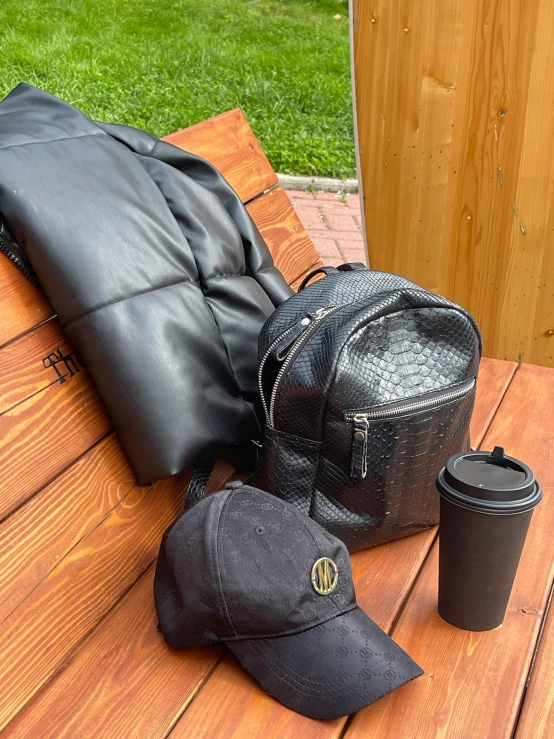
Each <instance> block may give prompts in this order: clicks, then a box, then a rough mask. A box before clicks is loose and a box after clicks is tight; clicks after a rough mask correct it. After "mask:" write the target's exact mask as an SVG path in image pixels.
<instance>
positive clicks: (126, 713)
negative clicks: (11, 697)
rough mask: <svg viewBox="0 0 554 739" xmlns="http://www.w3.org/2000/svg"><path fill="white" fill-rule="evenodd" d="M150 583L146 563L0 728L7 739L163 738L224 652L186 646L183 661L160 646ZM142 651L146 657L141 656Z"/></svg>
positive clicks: (177, 655)
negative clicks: (96, 625)
mask: <svg viewBox="0 0 554 739" xmlns="http://www.w3.org/2000/svg"><path fill="white" fill-rule="evenodd" d="M153 580H154V568H153V567H151V568H150V569H149V570H148V572H147V573H146V574H145V575H143V577H142V578H141V579H140V580H139V582H138V583H137V584H136V585H135V587H133V589H132V591H131V592H130V593H129V594H128V595H127V596H126V597H125V598H124V599H123V600H122V601H121V603H120V604H119V605H118V606H117V608H116V609H114V611H113V612H112V613H110V614H109V615H108V616H107V618H106V620H105V622H104V623H103V624H102V628H101V631H100V630H99V631H98V632H96V633H95V634H93V636H92V637H91V638H90V639H89V640H87V641H86V642H85V643H84V644H83V646H82V647H81V648H80V649H79V650H78V651H77V653H76V654H75V655H74V656H73V657H72V658H71V660H70V661H69V663H68V664H67V666H66V667H65V669H64V670H63V671H62V672H61V673H60V674H59V675H57V676H56V677H54V679H53V680H52V681H51V683H49V685H48V688H47V690H46V691H43V692H42V693H40V694H39V695H38V696H37V698H36V699H35V700H34V701H32V702H31V703H30V704H28V705H27V706H26V707H25V708H24V710H23V711H22V712H21V713H20V715H19V716H18V717H17V718H16V719H15V720H14V721H13V722H12V723H11V724H10V725H9V726H8V727H7V729H5V731H4V734H3V736H4V737H6V739H8V737H11V738H12V739H15V737H21V738H23V737H40V739H59V737H61V736H66V737H95V738H98V737H114V738H115V737H131V736H132V737H164V736H166V735H167V733H168V732H169V730H170V729H171V726H172V725H173V723H174V722H175V721H176V720H177V718H178V716H179V712H180V711H181V710H182V706H183V703H184V702H185V701H186V700H187V697H189V699H190V697H192V696H194V694H195V693H196V691H197V690H198V689H199V688H200V687H201V686H202V682H203V680H205V678H206V676H207V675H208V674H209V672H210V670H211V669H212V668H213V666H214V664H215V663H216V662H217V660H218V659H219V658H220V655H221V651H222V650H221V648H219V647H210V648H204V649H191V650H188V653H187V657H186V659H184V658H183V654H182V653H180V652H178V651H177V650H170V649H167V648H166V647H165V645H164V641H163V637H162V635H161V633H160V632H159V631H158V630H157V629H156V627H155V624H156V614H155V609H154V601H153V598H152V584H153ZM143 654H147V655H148V657H149V659H148V660H143V659H142V655H143ZM129 664H132V665H133V671H132V675H130V674H129V673H128V671H127V666H128V665H129ZM83 677H85V678H86V679H84V680H83V679H82V678H83ZM129 678H131V679H129Z"/></svg>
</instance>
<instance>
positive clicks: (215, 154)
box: [164, 108, 277, 203]
mask: <svg viewBox="0 0 554 739" xmlns="http://www.w3.org/2000/svg"><path fill="white" fill-rule="evenodd" d="M164 141H168V142H169V143H170V144H174V145H175V146H178V147H179V148H181V149H185V150H186V151H191V152H192V153H193V154H197V155H198V156H201V157H203V158H204V159H207V160H208V161H209V162H211V163H212V164H213V165H214V166H215V167H217V168H218V169H219V171H220V172H221V174H222V175H223V176H224V177H225V179H226V180H227V182H228V183H229V184H230V185H231V187H232V188H233V189H234V190H235V192H236V193H237V195H238V196H239V197H240V199H241V200H242V202H243V203H246V202H248V201H249V200H251V199H252V198H255V197H256V195H259V194H260V193H262V192H263V191H264V190H267V189H268V188H269V187H272V186H273V185H275V184H277V175H276V174H275V172H274V171H273V168H272V166H271V164H270V163H269V162H268V160H267V157H266V155H265V154H264V152H263V149H262V147H261V146H260V144H259V143H258V141H257V139H256V137H255V136H254V134H253V133H252V129H251V128H250V126H249V124H248V121H247V120H246V118H245V116H244V113H243V112H242V110H241V109H240V108H235V109H234V110H229V111H228V112H227V113H222V114H221V115H217V116H215V117H214V118H210V119H209V120H207V121H202V123H197V124H196V125H194V126H190V127H189V128H185V129H183V130H182V131H177V132H176V133H172V134H170V135H169V136H166V137H165V139H164Z"/></svg>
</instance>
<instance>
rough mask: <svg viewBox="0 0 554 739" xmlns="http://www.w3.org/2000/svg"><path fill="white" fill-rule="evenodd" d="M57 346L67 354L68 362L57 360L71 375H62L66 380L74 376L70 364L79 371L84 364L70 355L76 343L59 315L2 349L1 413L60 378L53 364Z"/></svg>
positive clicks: (63, 371) (66, 373)
mask: <svg viewBox="0 0 554 739" xmlns="http://www.w3.org/2000/svg"><path fill="white" fill-rule="evenodd" d="M58 350H61V352H62V356H66V357H68V359H67V361H68V362H69V366H68V365H66V364H65V363H64V362H63V361H61V362H58V363H57V364H56V367H58V368H59V370H60V373H61V374H62V375H67V376H68V378H67V379H65V378H63V379H65V383H67V382H69V380H70V379H71V376H70V371H69V367H71V368H72V371H73V372H76V373H78V372H80V371H82V367H81V364H80V363H79V362H78V360H76V358H74V357H73V356H70V355H71V353H72V352H73V351H74V350H73V346H72V345H71V342H70V341H69V339H68V338H67V336H66V335H65V332H64V330H63V329H62V327H61V326H60V323H59V321H58V320H57V319H56V318H54V319H52V320H50V321H47V322H46V323H43V324H42V325H41V326H37V328H36V329H35V330H34V331H30V332H29V333H27V334H25V335H24V336H22V337H21V338H20V339H19V340H17V341H12V342H11V343H10V344H8V345H7V346H5V347H3V348H2V349H0V414H2V413H5V412H6V411H7V410H9V409H10V408H13V407H14V406H15V405H17V404H18V403H21V402H22V401H24V400H27V398H30V397H31V396H32V395H34V394H35V393H38V392H39V391H41V390H45V389H46V388H47V387H48V386H49V385H52V384H56V383H59V382H60V377H59V375H58V372H57V371H56V369H55V368H54V367H52V366H51V365H52V363H53V362H55V361H56V359H57V356H54V352H57V351H58ZM45 365H46V366H45ZM65 383H62V384H65Z"/></svg>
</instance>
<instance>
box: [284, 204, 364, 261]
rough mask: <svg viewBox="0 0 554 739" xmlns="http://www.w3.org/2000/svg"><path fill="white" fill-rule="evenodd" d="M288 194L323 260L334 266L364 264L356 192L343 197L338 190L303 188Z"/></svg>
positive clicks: (360, 221)
mask: <svg viewBox="0 0 554 739" xmlns="http://www.w3.org/2000/svg"><path fill="white" fill-rule="evenodd" d="M287 195H288V196H289V198H290V200H291V202H292V205H293V207H294V209H295V210H296V212H297V214H298V217H299V218H300V220H301V221H302V223H303V224H304V227H305V229H306V231H307V232H308V234H309V236H310V238H311V239H312V241H313V244H314V246H315V248H316V249H317V252H318V254H319V255H320V257H321V261H322V262H324V263H325V264H328V265H331V266H334V267H336V266H338V265H339V264H342V263H343V262H363V263H364V264H367V257H366V253H365V246H364V241H363V236H362V234H361V228H360V227H361V223H362V218H361V212H360V198H359V196H358V195H347V196H346V198H345V197H344V196H341V195H339V194H338V193H332V192H316V193H311V192H305V191H302V190H289V191H288V192H287Z"/></svg>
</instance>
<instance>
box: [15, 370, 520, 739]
mask: <svg viewBox="0 0 554 739" xmlns="http://www.w3.org/2000/svg"><path fill="white" fill-rule="evenodd" d="M512 373H513V363H508V362H492V361H486V360H484V362H483V368H482V373H481V383H480V387H481V388H483V390H482V391H481V390H480V391H479V392H480V393H481V395H480V397H479V400H478V403H477V409H476V413H475V415H474V436H477V437H479V436H481V435H482V434H483V433H484V430H485V429H484V427H483V424H484V423H486V422H488V420H489V418H490V413H491V408H492V407H494V404H495V403H496V402H497V398H498V397H500V396H501V395H502V394H503V393H504V390H505V385H506V384H507V383H508V382H509V379H510V378H511V376H512ZM493 388H496V391H494V390H493ZM221 482H222V476H221V475H220V476H219V479H217V478H216V476H215V475H214V479H213V481H212V484H211V487H213V488H216V487H218V486H220V485H221ZM167 483H169V481H164V482H163V483H162V485H163V484H167ZM157 496H158V497H156V501H157V502H156V503H155V504H154V505H153V507H152V508H151V509H149V510H148V511H147V512H146V513H145V514H144V515H142V516H141V522H142V523H143V524H144V525H146V520H148V521H150V518H149V517H152V516H154V515H155V514H156V512H157V510H158V506H164V505H166V507H167V504H164V503H163V500H162V501H160V497H161V498H164V497H166V498H167V495H166V496H164V495H162V494H160V492H158V493H157ZM148 498H150V501H152V500H153V498H154V496H153V495H152V493H151V494H150V495H149V496H147V498H146V500H147V499H148ZM171 515H173V514H172V513H169V514H168V516H169V518H170V517H171ZM109 519H110V517H108V518H107V519H105V521H104V522H103V523H102V525H101V526H100V527H99V528H98V529H96V530H95V532H96V531H98V530H99V529H101V530H104V531H105V536H106V537H107V536H108V531H109ZM141 525H142V524H141ZM149 525H150V526H152V527H153V528H156V530H157V531H156V532H155V535H154V537H153V538H154V541H156V537H158V540H159V536H160V530H159V529H161V528H162V527H161V526H159V527H158V524H157V523H154V522H152V523H150V524H149ZM95 532H93V533H92V534H91V536H89V537H87V538H85V539H84V540H83V541H82V542H81V544H79V546H78V547H76V548H75V549H74V550H73V551H72V552H71V556H72V557H73V556H74V552H80V551H82V550H86V552H87V555H86V556H87V557H90V558H91V560H92V559H93V558H94V560H93V561H95V560H96V558H102V557H103V556H107V552H106V551H105V549H106V547H107V546H108V543H110V545H111V546H113V543H112V541H117V538H116V537H114V536H113V534H109V536H110V539H107V538H106V539H103V541H104V543H105V546H104V551H103V550H102V546H101V545H100V551H98V552H97V554H96V555H94V549H95V548H96V547H97V546H99V545H98V544H97V543H96V542H93V541H91V539H92V538H93V536H95ZM146 535H147V533H145V532H143V533H142V534H141V536H146ZM96 536H97V537H98V538H102V537H100V536H99V535H96ZM433 536H434V532H433V531H428V532H423V533H422V534H420V535H418V536H415V537H409V538H407V539H403V540H401V541H399V542H393V543H391V544H388V545H385V546H383V547H378V548H375V549H373V550H367V551H366V552H363V553H361V554H360V555H356V556H355V557H354V572H355V578H356V581H357V589H358V598H359V602H360V604H361V605H362V607H364V608H367V610H368V611H369V613H370V614H371V615H373V616H374V617H376V618H377V619H379V621H380V622H381V623H383V625H384V626H385V627H387V626H390V624H391V623H392V619H393V618H394V616H395V614H396V612H397V610H398V608H399V607H400V604H401V600H402V597H403V596H402V593H405V592H406V590H407V589H409V582H407V581H404V582H402V578H403V577H404V578H407V580H408V581H410V582H411V580H413V578H414V577H415V574H416V572H417V570H418V568H419V564H420V563H421V561H422V559H423V558H424V556H425V553H426V551H427V548H428V547H429V545H430V543H431V541H432V539H433ZM132 537H133V539H132V541H133V542H134V545H133V546H134V547H139V546H140V548H141V551H142V548H143V547H144V544H142V545H141V544H138V543H137V542H136V539H137V538H138V537H137V536H136V534H135V533H132ZM125 541H126V546H129V540H127V539H126V540H125ZM149 541H151V539H150V538H149ZM117 547H118V551H119V547H121V548H122V549H123V547H124V543H123V542H121V543H119V542H118V544H117ZM395 552H397V554H396V555H395V554H394V553H395ZM120 556H121V554H119V557H120ZM136 556H137V555H136V550H134V551H132V552H131V553H130V554H128V555H127V554H126V555H125V559H126V562H127V566H128V567H130V568H131V567H132V560H133V557H136ZM77 557H78V555H77ZM115 561H118V552H113V559H112V561H111V566H113V562H115ZM109 567H110V563H109V562H108V563H107V564H106V566H105V568H104V571H103V577H104V578H108V579H109V575H108V574H107V573H108V572H109ZM82 569H83V570H85V571H87V570H88V568H87V567H85V566H83V568H82ZM55 573H56V570H54V572H53V573H52V575H53V576H55ZM393 575H394V576H393ZM84 577H85V576H83V575H81V577H80V578H79V579H80V582H81V585H80V591H81V592H83V593H85V592H86V593H87V598H88V599H89V600H90V601H92V602H94V603H96V599H97V595H96V593H95V592H92V590H93V588H94V587H98V582H99V579H100V571H98V572H92V573H91V574H88V575H86V577H88V578H89V582H90V585H86V583H85V582H84ZM112 577H113V575H112ZM387 580H390V581H389V582H387ZM54 582H55V581H54ZM67 587H68V585H67V583H64V584H63V585H62V584H60V586H59V587H55V590H56V592H59V593H62V594H63V593H65V592H66V589H67ZM107 587H109V582H108V583H107ZM403 588H404V590H403ZM39 590H40V587H39V588H37V590H36V591H33V593H32V594H31V596H30V599H32V602H35V599H36V598H37V593H38V591H39ZM376 592H378V593H379V596H378V597H375V593H376ZM66 597H67V598H70V597H71V596H69V595H68V596H66ZM132 603H133V605H132V607H129V609H128V610H127V608H126V613H127V616H126V618H127V619H128V623H129V626H128V627H127V628H126V629H125V630H124V631H125V637H121V638H122V640H123V641H122V642H121V647H119V646H118V647H117V649H116V653H119V652H118V651H117V650H119V649H120V648H121V650H122V653H123V654H124V655H125V657H124V658H122V660H115V661H114V662H113V663H110V664H112V666H111V667H110V668H109V669H108V667H106V669H105V670H104V675H105V676H106V679H109V680H110V681H111V680H112V677H113V678H114V679H115V677H117V681H118V684H119V686H120V692H118V693H117V694H116V695H113V696H112V697H111V698H110V701H111V702H110V706H109V715H113V716H115V717H119V716H120V715H123V714H125V715H133V716H136V720H137V721H139V725H140V727H141V731H140V732H139V733H141V734H142V735H144V734H146V733H147V731H148V727H150V726H156V727H157V728H156V732H158V735H160V736H163V735H164V732H165V731H166V730H169V728H170V727H171V722H172V721H174V717H175V716H178V715H179V714H180V713H181V712H182V711H183V710H184V708H185V707H186V706H187V704H188V702H189V701H190V697H191V696H190V695H189V694H188V693H186V691H183V692H182V693H180V694H178V700H177V702H176V703H174V704H173V703H171V701H170V700H169V699H168V705H167V707H166V708H165V709H164V711H161V712H160V711H159V710H158V709H157V708H155V707H154V708H153V710H152V713H151V714H149V713H145V709H144V698H143V694H142V693H141V692H137V693H135V692H134V690H135V689H134V688H133V686H136V684H137V682H136V671H137V670H140V671H141V672H140V674H142V675H144V674H150V673H151V671H152V674H159V673H158V672H157V670H158V669H159V670H161V671H162V672H163V670H164V669H165V672H164V674H165V681H166V683H167V684H171V685H173V683H174V681H177V682H178V680H179V674H180V673H179V670H180V669H181V667H176V666H175V664H176V663H175V662H174V655H175V653H174V651H173V650H171V649H169V648H168V647H164V646H160V644H159V643H158V642H153V643H152V645H151V646H150V647H149V648H148V649H147V648H144V649H141V650H140V654H139V655H137V654H136V651H135V649H134V646H133V645H134V632H133V628H132V623H133V619H134V618H135V617H136V611H137V609H138V610H145V611H149V609H150V611H149V612H151V613H152V615H151V618H152V622H151V629H152V631H155V616H154V614H153V611H152V610H151V608H152V593H151V591H150V590H145V591H144V592H143V595H142V596H141V601H140V603H141V605H139V606H137V602H136V601H134V600H133V601H132ZM23 605H24V606H25V605H26V604H25V603H24V604H23ZM122 608H123V606H122ZM19 610H21V609H19ZM62 614H65V608H63V609H62V610H61V611H60V615H62ZM98 617H99V616H95V618H98ZM92 620H94V619H91V621H90V623H92ZM26 623H27V624H28V628H32V629H33V631H35V630H36V628H37V624H36V622H35V621H33V620H32V619H30V618H29V617H28V616H27V619H26ZM90 623H88V624H86V625H85V627H84V628H86V629H89V628H90ZM72 628H73V629H82V628H83V626H82V624H81V621H79V623H75V624H73V626H72ZM105 633H109V634H110V635H111V636H110V637H109V638H110V639H111V640H112V641H113V639H114V638H115V637H114V632H113V631H112V628H111V626H110V621H109V619H106V620H105V621H104V622H103V623H102V624H100V626H99V627H98V628H97V629H96V631H95V633H94V634H93V635H92V636H91V637H90V639H89V640H88V641H87V642H86V643H85V644H84V645H83V647H81V649H80V650H79V652H78V653H77V656H76V657H75V658H74V660H72V661H71V662H70V663H69V664H68V665H67V666H66V667H65V668H63V669H62V671H61V672H60V674H59V676H57V677H56V679H55V680H54V681H52V682H50V683H49V684H48V685H46V686H45V688H44V689H43V690H42V691H41V693H40V695H38V696H37V697H36V699H35V700H33V701H32V703H30V704H29V706H28V707H27V708H25V710H24V712H23V713H22V716H21V717H20V718H21V722H20V720H19V719H18V721H17V722H16V723H15V724H14V726H15V727H18V731H23V728H22V727H26V730H27V729H29V731H30V727H32V726H40V725H41V724H43V725H48V726H51V725H52V726H54V727H57V729H58V730H59V731H61V727H62V725H63V720H62V718H60V717H63V716H64V715H66V714H65V713H64V712H65V711H66V710H68V709H67V706H71V705H76V704H79V705H80V706H81V709H80V714H81V718H77V719H76V720H78V721H85V719H86V718H87V717H89V716H90V721H91V722H92V724H91V725H92V726H95V725H96V723H95V722H96V721H100V718H99V716H100V714H102V715H103V714H106V715H108V707H107V706H106V705H103V706H101V705H100V704H99V703H98V700H97V697H96V694H94V695H91V696H90V697H89V698H87V695H88V692H87V691H89V690H90V675H91V674H93V673H94V670H95V669H96V668H95V665H96V663H97V661H98V656H97V655H98V654H99V653H100V648H99V647H97V646H95V645H97V644H106V643H108V642H105V641H104V638H106V639H107V638H108V637H105V636H104V635H105ZM37 641H38V643H39V644H41V643H43V641H42V639H41V638H39V637H37ZM117 643H118V644H119V643H120V642H117ZM9 644H10V641H9V640H8V642H7V644H6V646H9ZM126 645H127V646H126ZM33 648H34V644H33ZM58 648H59V649H60V654H58V655H57V658H58V659H59V658H60V656H61V653H62V652H63V653H65V651H66V650H65V649H63V650H62V647H61V646H60V647H58ZM0 649H2V644H1V643H0ZM82 650H87V651H85V652H83V656H82V657H81V656H80V653H81V651H82ZM161 654H163V655H165V656H164V659H165V660H166V661H165V662H163V665H162V666H160V665H161V664H162V663H161V662H160V660H161V656H160V655H161ZM179 654H180V659H181V660H183V661H184V662H187V660H188V656H187V655H188V650H183V651H181V652H179ZM27 659H28V660H29V661H30V662H31V663H32V664H34V662H36V661H38V662H39V664H40V663H41V657H40V656H39V657H38V658H34V661H33V660H32V659H31V657H30V656H29V655H28V656H27ZM227 661H229V658H227ZM179 664H180V663H179ZM103 665H104V662H103ZM222 669H228V667H227V663H226V664H225V666H223V667H222ZM231 669H233V670H234V672H235V679H236V685H237V688H236V691H238V693H237V692H236V691H235V692H233V690H235V689H233V690H231V691H230V692H229V693H228V698H225V697H224V696H222V695H221V691H220V689H219V688H218V685H219V682H218V680H217V679H216V680H215V681H214V682H213V683H212V681H211V680H210V681H209V682H208V683H207V686H206V687H205V688H204V689H203V690H202V691H201V693H200V695H199V696H198V697H197V698H196V700H195V701H194V702H193V703H192V709H189V711H187V712H186V713H185V719H186V723H184V724H183V726H180V724H178V727H177V728H178V731H179V732H183V731H184V729H185V727H186V726H187V725H188V723H187V722H188V721H189V720H190V721H193V720H194V716H195V715H197V714H196V712H197V711H198V709H201V708H202V705H203V701H204V700H207V699H208V697H209V695H210V693H209V692H206V691H207V690H208V689H209V690H210V691H212V690H213V691H216V692H217V693H218V695H219V698H218V701H219V704H220V711H221V712H222V713H223V714H225V713H226V711H225V710H223V704H222V701H223V700H225V701H227V700H228V701H230V702H234V701H235V700H236V701H237V705H240V704H241V702H242V701H243V699H244V696H243V695H242V693H241V691H240V687H241V686H242V685H243V683H242V682H241V679H242V678H241V674H242V670H241V669H239V668H238V667H237V666H236V665H235V666H231ZM109 670H112V671H116V675H115V676H112V673H111V672H110V671H109ZM218 670H219V668H218V669H217V670H216V672H215V673H214V674H216V675H218V674H219V673H218ZM14 674H17V670H16V671H15V672H14ZM0 677H1V675H0ZM246 684H247V685H249V686H250V687H249V688H248V690H249V691H254V692H253V693H252V696H253V697H252V698H251V699H250V698H249V699H248V701H250V700H253V701H254V702H255V703H256V704H257V703H258V702H260V701H261V702H262V703H261V705H263V701H264V700H265V702H266V704H267V705H266V708H265V709H264V710H271V712H272V716H273V715H274V712H277V713H278V714H279V716H281V717H282V718H281V719H280V721H283V722H284V723H285V724H286V714H288V713H290V712H288V711H287V709H284V708H283V707H282V706H280V704H278V703H276V702H275V701H273V700H270V699H269V698H267V696H265V694H263V692H262V691H261V690H260V689H259V688H258V686H257V685H256V684H255V683H252V685H250V684H249V683H248V680H247V683H246ZM144 689H145V690H147V689H151V690H155V687H154V685H152V686H150V687H149V688H148V685H147V684H146V685H145V687H144ZM20 690H21V686H20V687H19V691H20ZM226 694H227V691H226ZM18 695H19V692H18ZM204 696H206V697H204ZM135 700H136V704H135V702H134V701H135ZM248 701H247V703H245V704H244V707H245V706H246V705H247V704H249V703H248ZM24 702H25V701H22V702H21V705H23V703H24ZM155 705H157V704H155ZM225 705H227V703H226V704H225ZM193 709H194V710H193ZM191 710H193V712H192V713H190V711H191ZM189 713H190V716H189ZM200 713H201V714H202V721H203V722H205V723H206V730H207V731H208V730H209V727H210V719H208V717H206V716H205V715H204V711H200ZM255 715H257V714H254V713H252V714H251V713H249V714H248V715H247V716H245V717H243V719H242V721H245V722H247V723H248V725H250V726H253V725H254V724H253V723H251V720H252V719H254V718H255ZM294 716H295V721H297V720H302V721H306V722H308V724H309V725H310V726H312V725H313V726H315V727H319V726H322V724H320V722H313V721H310V720H309V719H301V718H300V717H298V716H296V715H294ZM87 720H88V719H87ZM116 720H119V719H118V718H117V719H116V718H114V721H116ZM212 720H214V721H215V720H216V717H215V716H213V717H212ZM287 720H288V719H287ZM162 721H167V725H166V727H165V729H164V730H162V723H161V722H162ZM333 725H334V727H335V728H337V730H338V727H339V726H340V722H334V724H333ZM279 726H280V724H279ZM176 730H177V729H176ZM318 730H319V729H318ZM83 732H84V733H83V734H82V736H86V735H87V731H86V730H85V729H83ZM31 733H32V732H31ZM21 735H24V734H21ZM53 735H55V734H53ZM89 735H90V736H93V735H94V732H93V731H91V733H90V734H89ZM208 735H209V731H208ZM327 735H329V734H327ZM331 735H332V734H331Z"/></svg>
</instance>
